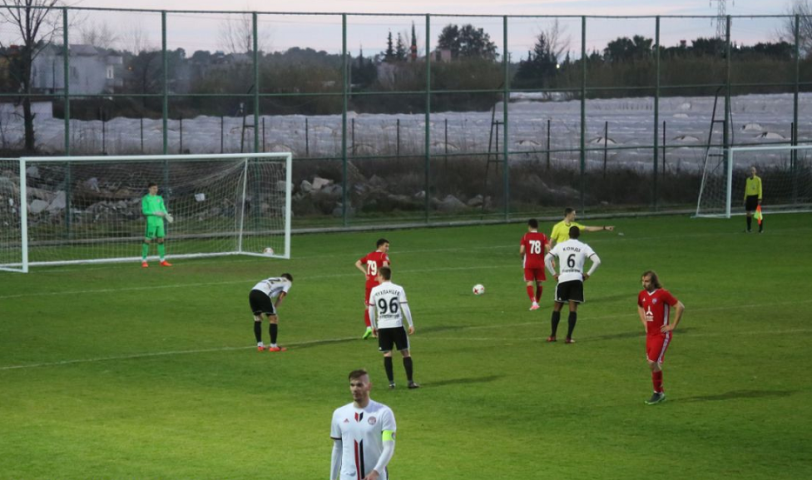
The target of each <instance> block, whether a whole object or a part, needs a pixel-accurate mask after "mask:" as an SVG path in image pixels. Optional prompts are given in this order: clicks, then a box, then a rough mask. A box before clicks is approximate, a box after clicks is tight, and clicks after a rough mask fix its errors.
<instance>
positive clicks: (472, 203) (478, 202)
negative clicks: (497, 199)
mask: <svg viewBox="0 0 812 480" xmlns="http://www.w3.org/2000/svg"><path fill="white" fill-rule="evenodd" d="M483 202H485V199H484V198H482V195H477V196H476V197H473V198H472V199H470V200H468V203H467V205H468V206H469V207H481V206H482V203H483Z"/></svg>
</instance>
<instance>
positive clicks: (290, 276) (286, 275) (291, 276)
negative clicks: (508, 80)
mask: <svg viewBox="0 0 812 480" xmlns="http://www.w3.org/2000/svg"><path fill="white" fill-rule="evenodd" d="M280 276H281V277H282V278H287V279H288V281H290V282H292V281H293V275H291V274H289V273H283V274H282V275H280Z"/></svg>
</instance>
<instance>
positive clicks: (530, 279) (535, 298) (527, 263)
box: [519, 218, 550, 310]
mask: <svg viewBox="0 0 812 480" xmlns="http://www.w3.org/2000/svg"><path fill="white" fill-rule="evenodd" d="M548 250H550V241H549V240H547V236H546V235H544V234H543V233H540V232H539V222H538V220H536V219H535V218H531V219H530V220H528V221H527V233H525V234H524V236H523V237H522V242H521V243H520V244H519V255H521V256H522V265H523V267H524V281H525V283H526V284H527V296H528V297H530V301H531V302H532V304H531V305H530V310H538V309H539V300H540V299H541V292H542V286H541V282H543V281H544V280H547V275H546V274H545V273H544V255H546V254H547V251H548ZM534 284H535V285H534ZM534 286H535V288H536V291H535V293H534V292H533V287H534Z"/></svg>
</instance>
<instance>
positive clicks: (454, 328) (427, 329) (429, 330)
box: [419, 325, 470, 333]
mask: <svg viewBox="0 0 812 480" xmlns="http://www.w3.org/2000/svg"><path fill="white" fill-rule="evenodd" d="M466 328H470V325H445V326H438V327H425V328H421V329H420V332H419V333H437V332H454V331H457V330H465V329H466Z"/></svg>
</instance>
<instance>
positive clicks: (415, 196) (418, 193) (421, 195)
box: [414, 190, 426, 200]
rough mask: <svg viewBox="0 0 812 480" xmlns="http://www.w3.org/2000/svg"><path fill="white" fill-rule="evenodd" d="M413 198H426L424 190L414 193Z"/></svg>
mask: <svg viewBox="0 0 812 480" xmlns="http://www.w3.org/2000/svg"><path fill="white" fill-rule="evenodd" d="M414 198H416V199H418V200H423V199H425V198H426V191H425V190H420V191H419V192H417V193H415V194H414Z"/></svg>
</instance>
